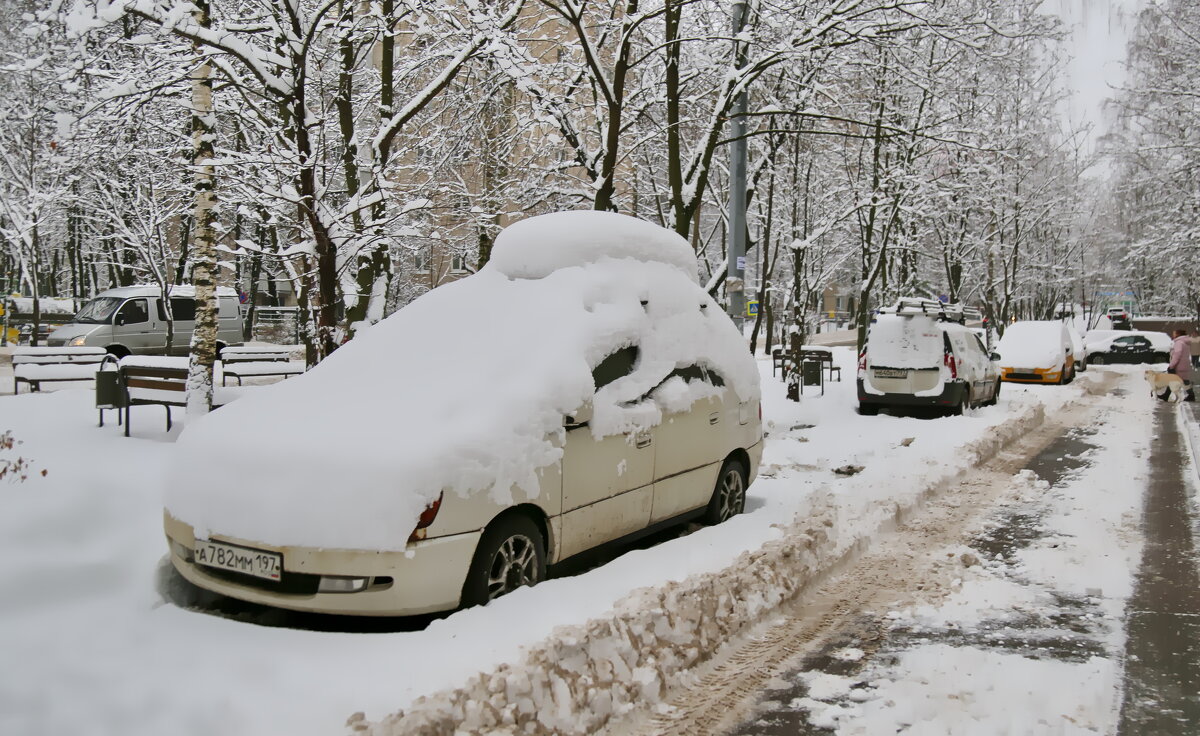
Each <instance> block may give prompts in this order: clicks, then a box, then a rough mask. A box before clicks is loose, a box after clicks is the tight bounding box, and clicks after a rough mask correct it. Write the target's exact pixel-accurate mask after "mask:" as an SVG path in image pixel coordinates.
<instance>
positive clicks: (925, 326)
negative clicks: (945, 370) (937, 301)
mask: <svg viewBox="0 0 1200 736" xmlns="http://www.w3.org/2000/svg"><path fill="white" fill-rule="evenodd" d="M944 353H945V347H944V342H943V339H942V331H941V329H940V328H939V327H938V326H937V323H936V322H934V321H933V319H931V318H929V317H924V316H915V317H901V316H899V315H895V314H881V315H879V316H878V317H876V319H875V323H874V324H872V325H871V331H870V333H869V334H868V335H867V359H868V360H869V361H870V362H871V365H873V366H879V367H881V368H937V367H939V366H941V364H942V359H943V356H944Z"/></svg>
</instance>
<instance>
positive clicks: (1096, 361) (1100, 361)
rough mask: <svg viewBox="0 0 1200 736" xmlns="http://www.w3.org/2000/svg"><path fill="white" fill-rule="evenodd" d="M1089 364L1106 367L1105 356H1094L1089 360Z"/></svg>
mask: <svg viewBox="0 0 1200 736" xmlns="http://www.w3.org/2000/svg"><path fill="white" fill-rule="evenodd" d="M1088 362H1089V363H1091V364H1092V365H1104V356H1103V355H1093V356H1092V357H1091V358H1090V359H1089V360H1088Z"/></svg>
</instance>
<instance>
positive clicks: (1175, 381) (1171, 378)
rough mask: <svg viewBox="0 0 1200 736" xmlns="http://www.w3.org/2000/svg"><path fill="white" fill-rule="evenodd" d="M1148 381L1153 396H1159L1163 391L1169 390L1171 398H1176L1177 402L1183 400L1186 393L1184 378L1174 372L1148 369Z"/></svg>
mask: <svg viewBox="0 0 1200 736" xmlns="http://www.w3.org/2000/svg"><path fill="white" fill-rule="evenodd" d="M1146 382H1147V383H1149V384H1150V395H1151V396H1157V395H1159V394H1160V393H1162V392H1163V391H1166V390H1169V391H1170V392H1171V398H1173V399H1175V403H1176V404H1178V403H1179V402H1180V401H1183V395H1184V393H1186V392H1185V390H1184V386H1183V379H1182V378H1180V377H1179V376H1177V375H1175V374H1174V373H1160V372H1159V371H1146Z"/></svg>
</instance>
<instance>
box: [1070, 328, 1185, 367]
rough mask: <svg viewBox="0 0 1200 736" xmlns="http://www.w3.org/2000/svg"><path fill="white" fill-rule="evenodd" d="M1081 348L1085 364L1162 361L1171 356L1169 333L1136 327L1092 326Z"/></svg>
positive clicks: (1164, 361)
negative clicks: (1132, 328) (1111, 327)
mask: <svg viewBox="0 0 1200 736" xmlns="http://www.w3.org/2000/svg"><path fill="white" fill-rule="evenodd" d="M1087 337H1088V339H1087V342H1086V344H1085V350H1086V352H1087V362H1088V364H1089V365H1105V364H1110V363H1166V362H1167V361H1168V360H1169V359H1170V357H1171V336H1170V335H1168V334H1167V333H1165V332H1143V331H1139V330H1112V331H1105V332H1103V333H1102V332H1101V331H1099V330H1093V331H1091V332H1088V334H1087Z"/></svg>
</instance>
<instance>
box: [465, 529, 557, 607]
mask: <svg viewBox="0 0 1200 736" xmlns="http://www.w3.org/2000/svg"><path fill="white" fill-rule="evenodd" d="M545 579H546V543H545V540H544V539H543V537H542V532H541V530H539V529H538V526H537V524H535V523H533V521H532V520H531V519H530V518H529V517H527V516H517V515H513V516H506V517H504V518H502V519H500V520H499V521H497V522H494V523H493V524H492V526H490V527H488V530H487V531H486V532H484V533H483V537H481V538H480V540H479V546H478V547H477V548H476V549H475V558H474V559H473V560H471V568H470V570H469V571H468V572H467V581H466V583H465V584H464V585H463V605H465V606H482V605H484V604H486V603H488V602H489V601H492V600H495V599H496V598H499V597H500V596H502V595H505V594H507V593H511V592H513V591H514V590H516V589H517V588H520V587H521V586H523V585H537V584H538V583H540V582H541V581H543V580H545Z"/></svg>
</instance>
